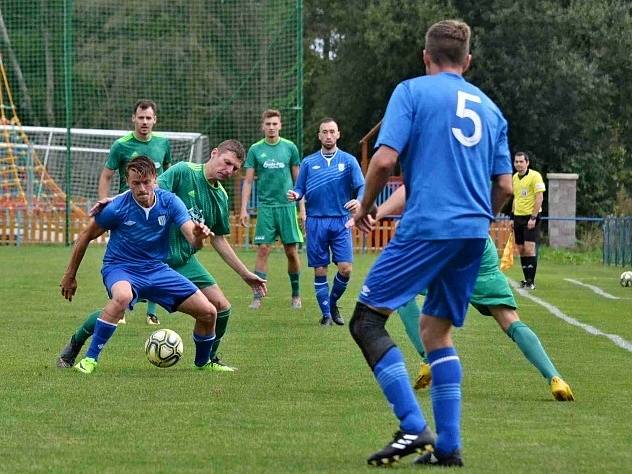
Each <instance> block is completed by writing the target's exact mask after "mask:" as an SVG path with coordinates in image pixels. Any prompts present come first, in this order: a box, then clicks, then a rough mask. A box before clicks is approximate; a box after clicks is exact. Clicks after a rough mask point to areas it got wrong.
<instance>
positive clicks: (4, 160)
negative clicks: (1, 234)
mask: <svg viewBox="0 0 632 474" xmlns="http://www.w3.org/2000/svg"><path fill="white" fill-rule="evenodd" d="M0 130H1V131H2V133H3V135H4V137H5V140H4V141H5V143H3V144H2V151H1V152H0V170H2V176H3V179H2V180H0V184H1V185H2V197H3V204H4V206H5V208H12V207H13V208H26V209H27V210H28V209H32V208H34V207H35V208H37V207H44V205H46V204H50V203H51V202H53V203H54V205H53V207H58V206H59V204H60V203H62V201H63V200H62V199H60V197H61V196H59V195H58V194H60V191H61V190H62V189H64V191H66V186H65V185H64V183H65V180H66V166H67V160H66V153H67V143H66V142H67V134H66V129H65V128H56V127H27V126H24V127H15V126H9V125H3V126H0ZM128 133H129V130H96V129H82V128H73V129H71V136H70V138H71V147H70V151H71V153H72V165H71V167H72V173H70V176H71V179H70V183H69V184H70V196H71V201H72V203H73V205H74V206H76V207H78V208H79V209H81V210H83V211H87V210H88V209H90V207H91V206H92V204H94V202H95V201H96V200H97V198H98V184H99V176H100V174H101V171H102V170H103V165H104V164H105V161H106V160H107V157H108V153H109V151H110V147H111V146H112V143H114V141H116V140H117V139H118V138H120V137H122V136H124V135H126V134H128ZM154 133H155V134H156V135H162V136H164V137H166V138H168V139H169V142H170V144H171V152H172V157H173V163H176V162H178V161H193V162H198V163H199V162H203V161H205V160H206V157H208V154H209V142H208V138H207V137H206V136H204V135H202V134H200V133H183V132H154ZM7 137H8V138H9V139H7ZM118 186H119V184H118V180H116V179H113V180H112V188H111V190H110V191H111V195H114V194H117V193H118V191H119V189H118ZM64 199H65V196H64ZM24 200H25V202H26V205H24V204H23V202H24ZM12 204H13V205H12ZM49 208H50V207H49Z"/></svg>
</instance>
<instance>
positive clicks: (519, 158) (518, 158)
mask: <svg viewBox="0 0 632 474" xmlns="http://www.w3.org/2000/svg"><path fill="white" fill-rule="evenodd" d="M514 168H516V171H517V172H518V173H520V174H522V173H525V172H526V171H527V169H528V168H529V155H527V154H526V153H525V152H524V151H518V152H516V154H515V155H514Z"/></svg>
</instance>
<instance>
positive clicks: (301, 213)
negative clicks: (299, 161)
mask: <svg viewBox="0 0 632 474" xmlns="http://www.w3.org/2000/svg"><path fill="white" fill-rule="evenodd" d="M300 170H301V168H300V166H292V179H293V180H294V184H295V185H296V181H297V180H298V173H299V171H300ZM298 217H299V219H300V222H301V228H302V229H303V230H305V221H307V211H306V210H305V200H301V201H299V203H298Z"/></svg>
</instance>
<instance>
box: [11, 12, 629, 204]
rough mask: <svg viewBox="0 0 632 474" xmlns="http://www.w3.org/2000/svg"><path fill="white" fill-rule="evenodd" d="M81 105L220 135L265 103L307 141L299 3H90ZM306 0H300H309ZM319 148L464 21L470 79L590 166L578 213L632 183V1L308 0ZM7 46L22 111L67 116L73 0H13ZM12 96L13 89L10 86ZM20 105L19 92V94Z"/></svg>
mask: <svg viewBox="0 0 632 474" xmlns="http://www.w3.org/2000/svg"><path fill="white" fill-rule="evenodd" d="M73 3H74V11H73V13H74V19H75V20H74V22H73V28H74V36H75V42H74V57H73V60H74V70H73V79H74V88H73V90H74V108H73V111H74V117H73V119H74V120H73V124H74V126H77V127H82V128H127V127H129V115H130V112H131V111H130V110H129V107H130V105H131V103H133V102H134V100H136V99H137V98H139V97H141V96H145V97H151V98H153V99H155V100H156V101H157V102H158V104H159V106H160V108H161V111H160V114H159V128H161V129H163V130H165V129H168V130H174V131H188V132H201V133H206V134H208V135H209V136H210V139H211V141H212V142H215V141H217V140H220V139H222V138H226V137H228V136H232V137H235V138H238V139H240V140H242V141H244V142H245V143H246V144H250V143H252V142H253V141H254V140H256V139H258V138H259V137H260V131H259V128H258V122H259V114H260V112H261V110H262V109H263V108H266V107H270V106H272V107H276V108H279V109H281V110H282V112H283V113H284V117H285V120H284V124H285V127H284V130H283V134H284V135H286V136H288V138H292V139H294V138H295V137H299V136H301V134H300V133H298V132H299V131H298V130H296V129H295V127H296V124H298V123H300V122H299V121H298V119H297V112H296V111H297V110H298V106H299V105H300V101H299V99H298V97H297V94H298V89H297V87H296V77H297V62H296V59H297V51H296V48H295V44H296V41H295V38H294V36H295V35H296V33H297V30H296V18H295V17H293V12H295V11H296V5H297V2H296V0H208V1H203V0H169V1H167V0H146V1H145V2H142V3H139V2H129V1H127V0H111V1H108V2H103V1H101V0H74V2H73ZM299 5H300V2H299ZM302 7H303V25H304V29H303V32H302V34H303V58H304V67H303V74H304V82H303V91H304V106H303V118H304V120H303V130H302V132H303V136H304V139H303V143H302V147H303V151H304V152H305V153H306V154H307V153H309V152H311V151H312V150H314V149H315V148H316V147H317V146H318V142H317V140H316V130H317V124H318V121H319V120H320V118H322V117H323V116H333V117H335V118H336V119H337V120H338V121H339V124H340V127H341V131H342V138H341V141H340V145H341V147H343V148H345V149H346V150H348V151H350V152H352V153H354V154H359V152H360V148H359V144H358V142H359V140H360V138H361V137H362V136H364V135H365V134H366V133H367V132H368V131H369V130H370V129H371V128H372V127H373V126H374V125H375V124H377V123H378V122H379V120H380V119H381V117H382V115H383V113H384V110H385V107H386V104H387V101H388V98H389V96H390V93H391V92H392V90H393V88H394V87H395V85H396V84H397V83H398V82H400V81H401V80H404V79H407V78H411V77H414V76H417V75H420V74H423V65H422V61H421V52H422V50H423V45H424V38H423V35H424V32H425V31H426V29H427V28H428V26H430V25H431V24H432V23H434V22H435V21H438V20H440V19H444V18H460V19H463V20H465V21H467V22H468V23H469V24H470V26H471V27H472V30H473V43H472V55H473V63H472V68H471V70H470V71H469V72H468V73H467V74H466V77H467V78H468V80H470V81H472V82H474V83H475V84H476V85H478V86H479V87H481V88H482V89H483V90H484V91H485V92H486V93H487V94H488V95H489V96H490V97H491V98H492V99H493V100H494V101H496V102H497V103H498V104H499V106H500V107H501V109H502V110H503V112H504V114H505V116H506V118H507V120H508V122H509V134H510V146H511V150H512V152H515V151H518V150H523V151H527V152H528V153H529V154H530V156H531V158H532V165H533V167H534V168H535V169H537V170H539V171H541V172H542V173H543V174H546V173H547V172H571V173H578V174H579V180H578V196H577V202H578V213H579V214H580V215H606V214H610V213H612V212H614V211H615V210H616V199H617V193H620V195H621V196H625V195H626V194H627V196H631V195H632V153H631V150H632V130H631V129H632V113H631V112H632V111H631V110H630V109H631V108H632V105H631V103H630V100H629V97H631V96H632V94H631V93H632V90H631V89H632V80H630V79H632V55H630V51H632V21H631V12H632V2H630V1H622V0H602V1H600V2H595V1H594V0H525V1H522V2H515V1H512V0H477V1H473V0H452V1H448V0H442V1H441V0H344V1H342V0H319V1H315V0H304V1H303V2H302ZM0 20H2V21H0V36H2V38H1V39H0V47H1V49H0V51H1V53H2V63H3V65H4V67H5V69H6V70H7V74H8V77H9V82H10V84H11V86H12V90H13V94H14V98H15V102H16V104H17V106H18V111H19V114H20V118H21V119H22V122H23V123H24V124H27V125H42V126H64V125H65V102H64V81H63V78H64V69H63V24H64V0H33V1H30V2H24V1H23V0H0ZM4 97H5V99H6V96H4ZM5 105H6V104H5Z"/></svg>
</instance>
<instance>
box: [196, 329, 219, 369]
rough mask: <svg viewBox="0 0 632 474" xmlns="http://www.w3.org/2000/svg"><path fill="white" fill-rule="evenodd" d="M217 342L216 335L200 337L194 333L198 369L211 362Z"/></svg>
mask: <svg viewBox="0 0 632 474" xmlns="http://www.w3.org/2000/svg"><path fill="white" fill-rule="evenodd" d="M214 341H215V334H213V335H212V336H200V335H198V334H195V333H193V342H194V343H195V361H194V364H195V365H196V366H197V367H202V366H203V365H205V364H206V363H207V362H208V361H209V360H211V349H212V347H213V342H214Z"/></svg>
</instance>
